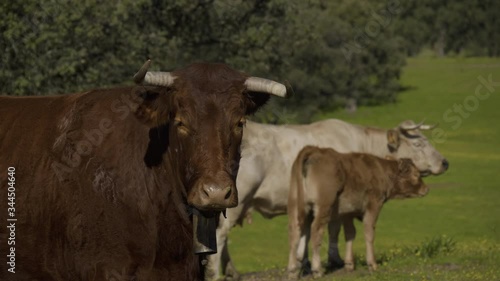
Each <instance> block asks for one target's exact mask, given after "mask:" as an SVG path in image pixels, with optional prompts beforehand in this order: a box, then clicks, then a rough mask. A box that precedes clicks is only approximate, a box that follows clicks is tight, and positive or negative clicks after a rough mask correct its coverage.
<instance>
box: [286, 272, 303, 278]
mask: <svg viewBox="0 0 500 281" xmlns="http://www.w3.org/2000/svg"><path fill="white" fill-rule="evenodd" d="M299 275H300V271H299V270H289V271H288V278H287V279H286V280H298V279H299Z"/></svg>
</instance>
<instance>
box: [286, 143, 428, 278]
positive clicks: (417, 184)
mask: <svg viewBox="0 0 500 281" xmlns="http://www.w3.org/2000/svg"><path fill="white" fill-rule="evenodd" d="M290 183H291V185H290V192H289V195H288V217H289V227H288V228H289V240H290V256H289V261H288V274H289V278H290V279H297V278H298V277H299V273H300V268H301V262H302V259H303V258H304V257H303V253H304V252H305V251H304V248H305V247H306V246H307V243H308V241H307V240H308V236H309V233H310V239H311V241H312V260H311V266H312V271H313V275H314V277H319V276H321V274H322V270H321V261H320V254H319V250H320V246H321V242H322V236H323V232H324V230H325V227H326V226H327V225H328V224H329V222H330V220H333V221H334V222H338V223H337V224H336V225H338V226H340V224H343V225H344V231H345V236H346V257H345V263H346V267H347V268H349V269H353V268H354V264H353V261H354V259H353V252H352V242H353V240H354V237H355V233H356V230H355V228H354V224H353V221H354V218H358V219H361V220H362V221H363V225H364V234H365V241H366V261H367V264H368V266H369V267H370V269H376V267H377V265H376V262H375V255H374V250H373V241H374V234H375V223H376V221H377V217H378V215H379V213H380V210H381V209H382V206H383V205H384V203H385V202H386V201H387V200H389V199H392V198H411V197H421V196H424V195H425V194H427V192H428V191H429V189H428V187H427V186H426V185H425V184H424V183H423V181H422V178H421V177H420V172H419V170H418V169H417V167H416V166H415V165H414V164H413V162H412V161H411V160H410V159H400V160H388V159H382V158H378V157H376V156H373V155H369V154H363V153H345V154H344V153H338V152H337V151H335V150H333V149H331V148H318V147H315V146H306V147H305V148H304V149H302V150H301V151H300V153H299V155H298V156H297V159H296V160H295V162H294V163H293V166H292V175H291V182H290ZM331 231H332V230H330V232H331ZM337 233H338V230H337Z"/></svg>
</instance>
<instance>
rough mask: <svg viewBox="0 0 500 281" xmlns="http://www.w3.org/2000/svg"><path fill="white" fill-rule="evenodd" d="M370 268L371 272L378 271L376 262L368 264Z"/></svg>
mask: <svg viewBox="0 0 500 281" xmlns="http://www.w3.org/2000/svg"><path fill="white" fill-rule="evenodd" d="M368 269H369V270H370V272H373V271H377V269H378V266H377V264H376V263H372V264H370V265H368Z"/></svg>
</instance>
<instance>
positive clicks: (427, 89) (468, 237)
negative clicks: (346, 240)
mask: <svg viewBox="0 0 500 281" xmlns="http://www.w3.org/2000/svg"><path fill="white" fill-rule="evenodd" d="M489 75H491V76H492V80H493V81H499V82H500V59H489V58H456V59H455V58H445V59H436V58H428V57H424V58H415V59H409V61H408V64H407V66H406V68H405V69H404V74H403V76H402V84H403V86H405V87H406V88H408V90H406V91H404V92H402V93H401V95H400V97H399V101H398V103H396V104H389V105H385V106H379V107H370V108H359V109H358V111H357V112H356V113H355V114H349V113H347V112H344V111H338V112H333V113H329V112H323V113H318V114H317V116H316V119H323V118H339V119H343V120H346V121H348V122H352V123H358V124H363V125H370V126H378V127H385V128H389V127H395V126H397V124H399V123H400V122H401V121H403V120H407V119H413V120H414V121H417V122H418V121H420V120H424V119H425V120H426V121H427V122H428V123H439V124H440V128H442V129H443V130H444V131H445V132H446V138H445V140H444V141H442V142H434V145H435V147H436V148H437V149H438V150H439V151H440V152H442V154H443V155H444V156H445V157H447V159H448V160H449V162H450V170H449V171H448V172H446V173H445V174H444V175H442V176H439V177H428V178H426V179H425V181H426V182H427V183H428V184H430V186H431V191H430V193H429V194H428V195H427V196H426V197H424V198H419V199H408V200H394V201H389V202H388V203H387V204H386V205H385V206H384V209H383V210H382V213H381V216H380V218H379V221H378V223H377V232H376V240H375V254H376V257H377V259H381V260H382V261H383V263H382V266H381V267H380V269H379V271H378V272H376V273H369V272H368V271H367V269H366V266H364V265H363V264H362V263H363V262H362V261H363V260H364V256H365V245H364V241H363V234H362V227H361V225H360V223H359V222H356V226H357V229H358V237H357V239H356V240H355V242H354V251H355V253H356V256H357V259H358V260H359V261H360V264H358V266H357V270H356V271H355V272H354V273H342V272H334V273H332V274H329V275H327V276H326V277H325V278H323V279H321V280H339V279H342V280H488V281H489V280H500V272H499V270H500V266H499V265H500V246H499V245H500V123H499V122H500V87H496V88H495V90H494V92H492V93H491V95H490V97H489V98H488V99H486V100H481V101H479V106H478V108H477V110H475V111H471V112H468V113H469V115H468V117H467V118H462V119H461V124H460V126H458V127H456V126H455V127H454V125H456V124H455V123H454V122H448V121H449V120H448V121H447V120H446V119H445V118H444V116H443V115H444V113H445V112H446V111H447V110H449V109H453V106H454V105H455V104H463V102H464V100H465V99H466V98H467V97H469V96H471V95H473V94H474V92H475V88H476V87H477V85H478V84H479V83H480V82H479V80H478V77H480V76H482V77H488V76H489ZM332 79H334V78H332ZM427 135H428V137H429V139H431V140H432V133H428V134H427ZM341 237H342V235H341ZM443 237H447V239H451V240H450V241H453V242H454V243H455V244H454V246H453V250H452V251H449V252H446V253H445V252H444V251H442V247H443V245H446V243H445V242H446V240H442V239H444V238H443ZM433 239H434V240H433ZM436 239H438V240H436ZM325 241H326V240H325ZM432 241H434V242H432ZM341 242H343V241H342V239H341ZM448 242H449V241H448ZM426 243H427V244H426ZM433 243H434V244H433ZM436 243H437V244H436ZM439 243H441V244H439ZM442 243H445V244H442ZM450 243H451V242H450ZM433 245H434V246H433ZM323 246H325V245H323ZM229 247H230V252H231V254H232V257H233V258H234V262H235V264H236V266H237V268H238V269H239V270H240V271H242V272H254V271H263V270H266V269H271V268H280V269H283V268H285V267H286V264H287V258H288V235H287V218H286V216H282V217H278V218H275V219H273V220H266V219H263V218H261V217H260V215H254V223H253V224H252V225H244V227H243V228H239V227H237V228H235V229H234V230H233V231H232V232H231V235H230V245H229ZM433 247H437V249H434V248H433ZM405 249H406V250H405ZM408 249H413V250H415V249H420V251H417V252H415V253H414V254H409V253H408V252H405V251H408ZM343 251H344V249H343V244H341V253H343ZM425 251H430V252H428V254H426V255H427V256H428V257H427V258H423V256H422V255H423V253H425ZM403 252H405V253H406V254H403ZM410 252H411V251H410ZM418 252H420V253H421V256H418V255H417V254H416V253H418ZM431 253H432V254H431ZM322 256H323V260H326V250H323V255H322ZM388 257H392V258H390V259H389V258H388ZM384 259H385V260H384Z"/></svg>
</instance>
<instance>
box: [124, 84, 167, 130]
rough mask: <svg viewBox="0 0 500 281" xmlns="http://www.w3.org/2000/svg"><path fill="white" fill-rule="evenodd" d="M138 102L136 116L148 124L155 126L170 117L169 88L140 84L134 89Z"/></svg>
mask: <svg viewBox="0 0 500 281" xmlns="http://www.w3.org/2000/svg"><path fill="white" fill-rule="evenodd" d="M132 98H133V100H134V103H135V104H136V107H135V109H134V110H133V112H134V114H135V117H136V118H137V119H138V120H139V121H141V122H142V123H144V124H145V125H146V126H148V127H151V128H154V127H158V126H159V125H162V124H165V123H167V122H168V119H169V108H170V105H169V103H170V98H169V93H168V89H165V88H164V87H155V86H138V87H135V88H134V90H133V91H132Z"/></svg>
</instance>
